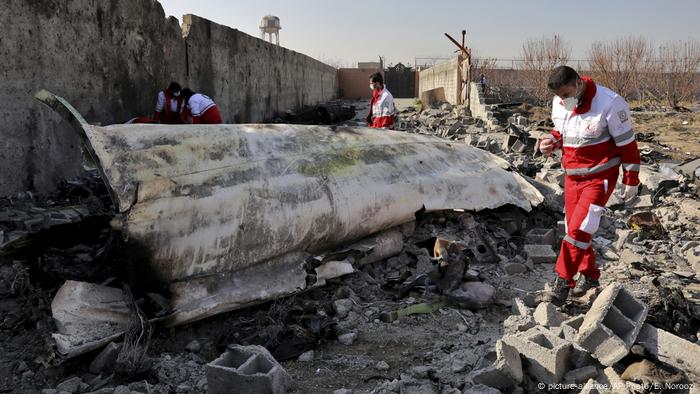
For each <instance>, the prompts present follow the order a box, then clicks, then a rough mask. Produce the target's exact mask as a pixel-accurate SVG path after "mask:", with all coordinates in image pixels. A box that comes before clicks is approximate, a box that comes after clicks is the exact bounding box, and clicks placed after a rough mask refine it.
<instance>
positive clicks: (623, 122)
mask: <svg viewBox="0 0 700 394" xmlns="http://www.w3.org/2000/svg"><path fill="white" fill-rule="evenodd" d="M548 87H549V89H550V90H551V91H552V92H554V94H555V95H556V97H554V100H553V102H552V121H553V122H554V130H553V131H552V132H551V134H549V135H548V136H546V137H545V138H543V139H542V140H541V141H540V144H539V149H540V151H541V152H542V153H543V154H544V155H550V154H552V152H553V151H554V150H555V149H562V151H563V152H562V168H563V169H564V172H565V180H564V200H565V201H564V202H565V220H566V236H565V237H564V240H563V241H562V244H561V251H560V253H559V257H558V259H557V263H556V265H555V268H554V270H555V272H556V274H557V278H556V280H555V282H554V283H553V284H552V286H551V288H550V290H549V292H548V293H546V295H547V298H548V299H549V300H550V301H551V302H553V303H555V304H558V305H561V304H563V303H564V302H565V301H566V298H567V297H568V296H569V292H570V291H571V295H573V296H580V295H583V294H585V293H586V292H587V291H588V290H589V289H591V288H594V287H598V286H599V282H598V279H599V277H600V271H599V270H598V267H597V266H596V262H595V253H594V251H593V247H592V246H591V240H592V237H593V234H595V232H596V230H598V226H599V225H600V220H601V216H602V215H603V213H604V212H605V204H606V203H607V202H608V199H609V198H610V196H611V194H612V193H613V191H614V190H615V185H616V183H617V180H618V176H619V171H620V167H622V171H623V176H622V183H623V184H624V190H623V192H622V194H621V195H620V197H621V198H622V199H623V200H625V201H627V200H629V199H631V198H633V197H635V196H636V194H637V188H638V185H639V165H640V157H639V150H638V149H637V142H636V141H635V137H634V131H633V129H632V115H631V113H630V109H629V105H628V104H627V102H626V101H625V99H624V98H622V97H621V96H619V95H618V94H616V93H615V92H613V91H612V90H610V89H608V88H606V87H603V86H601V85H597V84H596V83H595V82H593V80H592V79H591V78H589V77H586V76H579V75H578V73H577V72H576V71H575V70H574V69H573V68H571V67H567V66H561V67H557V68H555V69H554V70H553V71H552V73H551V75H550V77H549V82H548ZM577 274H579V276H578V278H577V280H576V281H574V277H575V276H576V275H577Z"/></svg>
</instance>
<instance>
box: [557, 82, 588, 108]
mask: <svg viewBox="0 0 700 394" xmlns="http://www.w3.org/2000/svg"><path fill="white" fill-rule="evenodd" d="M581 93H583V91H580V92H579V85H578V83H577V84H576V94H574V96H573V97H567V98H565V99H562V102H563V103H564V109H566V110H567V111H573V110H574V108H576V107H578V105H579V104H580V103H581V100H579V99H578V97H579V96H580V95H581Z"/></svg>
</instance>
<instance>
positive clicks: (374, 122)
mask: <svg viewBox="0 0 700 394" xmlns="http://www.w3.org/2000/svg"><path fill="white" fill-rule="evenodd" d="M394 120H395V111H394V96H392V95H391V93H389V91H388V90H387V88H386V86H385V87H384V89H382V90H374V91H373V92H372V101H371V102H370V105H369V115H367V125H368V126H369V127H374V128H378V129H381V128H388V129H391V128H393V127H394Z"/></svg>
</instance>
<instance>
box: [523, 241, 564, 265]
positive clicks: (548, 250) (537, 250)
mask: <svg viewBox="0 0 700 394" xmlns="http://www.w3.org/2000/svg"><path fill="white" fill-rule="evenodd" d="M525 254H527V258H528V259H530V261H532V262H533V263H535V264H537V263H555V262H556V261H557V254H556V253H554V249H552V245H525Z"/></svg>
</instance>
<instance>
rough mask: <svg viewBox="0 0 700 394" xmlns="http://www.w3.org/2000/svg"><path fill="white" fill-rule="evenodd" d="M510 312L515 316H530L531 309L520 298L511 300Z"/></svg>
mask: <svg viewBox="0 0 700 394" xmlns="http://www.w3.org/2000/svg"><path fill="white" fill-rule="evenodd" d="M511 310H512V311H513V313H514V314H516V315H532V308H530V307H529V306H527V305H525V301H523V300H522V298H517V297H516V298H513V304H512V306H511Z"/></svg>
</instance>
